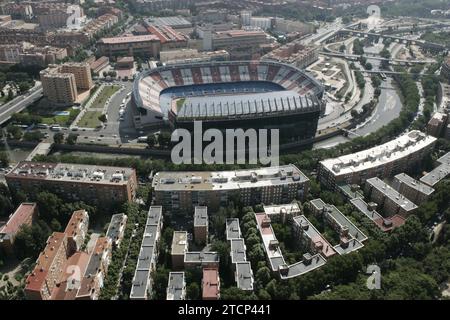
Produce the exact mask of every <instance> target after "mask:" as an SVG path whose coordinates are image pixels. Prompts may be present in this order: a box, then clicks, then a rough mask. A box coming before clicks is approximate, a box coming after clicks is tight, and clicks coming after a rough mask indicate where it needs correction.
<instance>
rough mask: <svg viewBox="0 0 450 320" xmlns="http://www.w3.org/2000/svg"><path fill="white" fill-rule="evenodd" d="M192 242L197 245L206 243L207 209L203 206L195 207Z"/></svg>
mask: <svg viewBox="0 0 450 320" xmlns="http://www.w3.org/2000/svg"><path fill="white" fill-rule="evenodd" d="M194 240H195V242H196V243H197V244H207V243H208V207H204V206H197V207H195V210H194Z"/></svg>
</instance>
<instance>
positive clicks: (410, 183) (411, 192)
mask: <svg viewBox="0 0 450 320" xmlns="http://www.w3.org/2000/svg"><path fill="white" fill-rule="evenodd" d="M392 186H393V187H394V189H395V190H397V191H398V192H399V193H401V194H402V195H404V196H405V197H406V198H408V199H409V200H411V201H412V202H414V203H415V204H417V205H420V204H422V202H424V201H426V200H427V199H428V197H429V196H430V195H431V194H432V193H433V192H434V189H433V188H431V187H430V186H428V185H427V184H425V183H422V182H420V181H417V180H416V179H414V178H412V177H410V176H408V175H407V174H406V173H399V174H398V175H396V176H395V177H394V181H393V184H392Z"/></svg>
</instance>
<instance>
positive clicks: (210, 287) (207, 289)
mask: <svg viewBox="0 0 450 320" xmlns="http://www.w3.org/2000/svg"><path fill="white" fill-rule="evenodd" d="M202 298H203V300H219V298H220V278H219V270H218V269H217V268H204V269H203V279H202Z"/></svg>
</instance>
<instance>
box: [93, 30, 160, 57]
mask: <svg viewBox="0 0 450 320" xmlns="http://www.w3.org/2000/svg"><path fill="white" fill-rule="evenodd" d="M97 50H98V51H99V53H100V54H101V55H104V56H107V57H109V58H112V57H116V56H144V57H159V52H160V51H161V41H160V40H159V38H158V37H157V36H155V35H142V36H128V37H125V36H119V37H112V38H102V39H100V40H99V41H98V42H97Z"/></svg>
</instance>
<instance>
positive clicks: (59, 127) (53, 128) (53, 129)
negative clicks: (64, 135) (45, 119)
mask: <svg viewBox="0 0 450 320" xmlns="http://www.w3.org/2000/svg"><path fill="white" fill-rule="evenodd" d="M50 130H52V131H61V130H62V128H61V126H51V127H50Z"/></svg>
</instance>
